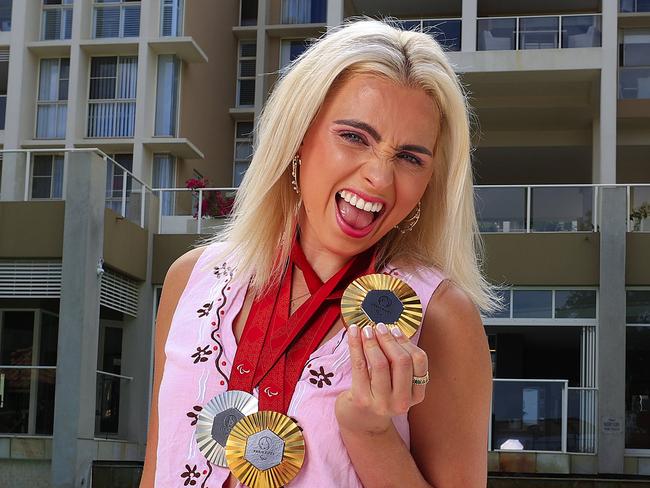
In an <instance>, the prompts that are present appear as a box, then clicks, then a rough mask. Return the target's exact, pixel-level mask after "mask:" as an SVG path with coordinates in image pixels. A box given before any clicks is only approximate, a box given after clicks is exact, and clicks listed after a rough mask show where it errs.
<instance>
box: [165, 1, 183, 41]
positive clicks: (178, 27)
mask: <svg viewBox="0 0 650 488" xmlns="http://www.w3.org/2000/svg"><path fill="white" fill-rule="evenodd" d="M161 9H162V11H161V13H160V19H161V20H160V35H161V36H162V37H175V36H182V35H183V0H161Z"/></svg>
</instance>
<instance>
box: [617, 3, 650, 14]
mask: <svg viewBox="0 0 650 488" xmlns="http://www.w3.org/2000/svg"><path fill="white" fill-rule="evenodd" d="M620 10H621V12H650V0H621V3H620Z"/></svg>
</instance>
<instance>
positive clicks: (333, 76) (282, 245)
mask: <svg viewBox="0 0 650 488" xmlns="http://www.w3.org/2000/svg"><path fill="white" fill-rule="evenodd" d="M360 73H364V74H375V75H378V76H382V77H385V78H387V79H389V80H392V81H394V82H396V83H400V84H403V85H407V86H412V87H418V88H422V89H423V90H425V91H426V92H427V93H428V94H429V95H430V96H431V97H432V98H433V99H434V100H435V102H436V103H437V105H438V108H439V110H440V114H441V127H440V133H439V136H438V142H437V146H439V147H436V154H435V158H436V170H435V171H434V175H433V177H432V178H431V180H430V182H429V185H428V186H427V188H426V190H425V193H424V196H423V197H422V200H421V204H422V207H421V216H420V220H419V223H418V224H417V225H416V226H415V227H414V228H413V230H412V231H411V232H408V233H407V234H404V235H403V234H401V233H400V232H399V231H397V230H392V231H390V232H389V233H388V234H386V235H385V236H384V237H383V238H382V239H381V240H380V241H379V243H378V261H377V264H378V266H380V265H381V264H384V263H387V262H389V261H391V260H400V261H403V262H405V263H408V264H409V265H413V266H416V267H417V266H435V267H437V268H438V269H439V270H440V271H442V273H443V274H445V275H446V276H447V277H448V278H449V279H450V280H451V281H452V282H454V283H455V284H457V285H458V286H459V287H460V288H461V289H463V290H464V291H465V292H466V293H467V295H468V296H469V297H470V298H471V299H472V301H473V302H474V303H475V304H476V305H477V306H478V307H479V308H480V309H481V310H482V311H484V312H494V311H496V310H497V309H498V306H497V305H499V304H500V297H499V296H498V295H497V294H496V293H495V291H494V290H493V288H492V286H491V285H490V284H489V283H488V282H487V281H486V280H485V278H484V277H483V276H482V273H481V270H480V266H481V264H482V258H483V255H484V247H483V241H482V239H481V235H480V232H479V229H478V224H477V221H476V214H475V210H474V188H473V175H472V169H471V162H470V150H471V149H470V124H469V117H470V116H471V115H472V114H471V110H470V108H469V106H468V104H467V101H466V95H465V91H464V89H463V87H462V85H461V84H460V82H459V80H458V78H457V76H456V74H455V73H454V70H453V69H452V67H451V65H450V64H449V62H448V60H447V58H446V56H445V54H444V52H443V50H442V48H441V47H440V45H439V44H438V43H437V42H436V41H435V40H433V38H432V37H431V36H429V35H427V34H425V33H422V32H414V31H404V30H400V29H398V28H395V27H392V26H391V25H389V24H388V23H386V22H384V21H379V20H372V19H367V18H366V19H363V20H353V21H351V22H350V21H348V22H346V23H344V24H343V25H341V26H338V27H335V28H334V29H332V30H330V31H329V32H328V33H327V34H326V35H325V36H324V37H323V38H321V39H319V40H318V41H317V42H315V43H313V44H312V45H311V46H310V47H309V48H308V49H307V50H306V51H305V52H304V53H303V54H302V55H301V56H299V57H298V58H297V59H296V60H294V62H292V63H291V65H290V66H289V67H288V69H287V70H286V71H285V72H284V73H283V74H282V76H281V77H280V79H279V81H278V82H277V84H276V86H275V88H274V90H273V92H272V93H271V95H270V96H269V98H268V101H267V102H266V105H265V107H264V109H263V111H262V113H261V116H260V117H259V121H258V123H257V127H256V135H257V137H256V147H255V150H254V155H253V159H252V161H251V163H250V166H249V168H248V170H247V172H246V174H245V176H244V179H243V181H242V184H241V186H240V188H239V190H238V192H237V196H236V199H235V204H234V209H233V213H232V216H231V219H230V220H229V222H228V223H227V224H226V226H225V228H224V229H223V230H222V231H220V232H219V233H218V234H217V235H215V236H212V237H211V238H209V239H208V241H207V242H208V243H212V242H223V243H224V248H223V249H224V251H223V253H222V255H221V256H220V257H223V256H224V255H227V254H230V253H232V252H236V253H237V256H238V264H237V271H238V273H242V274H243V275H244V276H251V286H252V287H253V289H254V290H255V291H256V293H259V292H260V291H262V290H263V289H264V288H265V286H267V285H268V284H269V283H270V282H271V281H273V280H274V279H277V277H278V275H279V273H278V271H279V268H278V266H276V263H277V262H278V261H276V259H277V254H278V251H280V252H281V259H280V261H279V262H286V259H287V258H288V255H289V250H290V245H291V237H292V231H293V229H294V228H295V225H296V221H297V218H298V214H297V211H296V209H297V208H298V205H299V197H298V195H297V194H296V193H295V192H294V191H293V189H292V186H291V168H290V167H291V160H292V158H293V156H294V155H295V154H296V153H297V151H298V148H299V146H300V143H301V141H302V139H303V137H304V135H305V133H306V131H307V129H308V128H309V126H310V124H311V122H312V120H313V119H314V117H315V116H316V114H317V113H318V110H319V109H320V107H321V106H322V104H323V102H324V100H325V98H326V97H327V95H328V93H329V92H330V90H331V89H332V87H333V86H334V85H335V84H338V82H340V81H341V80H342V79H345V78H347V77H349V76H353V75H355V74H360ZM402 225H404V224H402ZM215 263H216V261H215ZM210 264H214V263H210Z"/></svg>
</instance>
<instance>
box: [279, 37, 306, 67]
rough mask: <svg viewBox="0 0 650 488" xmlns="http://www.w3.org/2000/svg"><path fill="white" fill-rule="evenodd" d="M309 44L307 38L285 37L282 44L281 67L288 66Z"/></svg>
mask: <svg viewBox="0 0 650 488" xmlns="http://www.w3.org/2000/svg"><path fill="white" fill-rule="evenodd" d="M308 46H309V42H307V40H305V39H283V40H282V44H281V45H280V69H283V68H286V67H287V66H289V64H290V63H291V62H292V61H293V60H294V59H296V58H297V57H298V56H300V55H301V54H302V53H303V52H305V49H307V47H308Z"/></svg>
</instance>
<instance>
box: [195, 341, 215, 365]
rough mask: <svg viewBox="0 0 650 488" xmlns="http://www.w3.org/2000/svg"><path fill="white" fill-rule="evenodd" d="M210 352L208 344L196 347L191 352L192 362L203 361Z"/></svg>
mask: <svg viewBox="0 0 650 488" xmlns="http://www.w3.org/2000/svg"><path fill="white" fill-rule="evenodd" d="M210 354H212V351H211V350H210V344H208V345H207V346H205V347H197V348H196V352H195V353H194V354H192V357H193V358H194V364H197V363H199V362H201V363H205V362H206V361H207V360H208V356H209V355H210Z"/></svg>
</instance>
